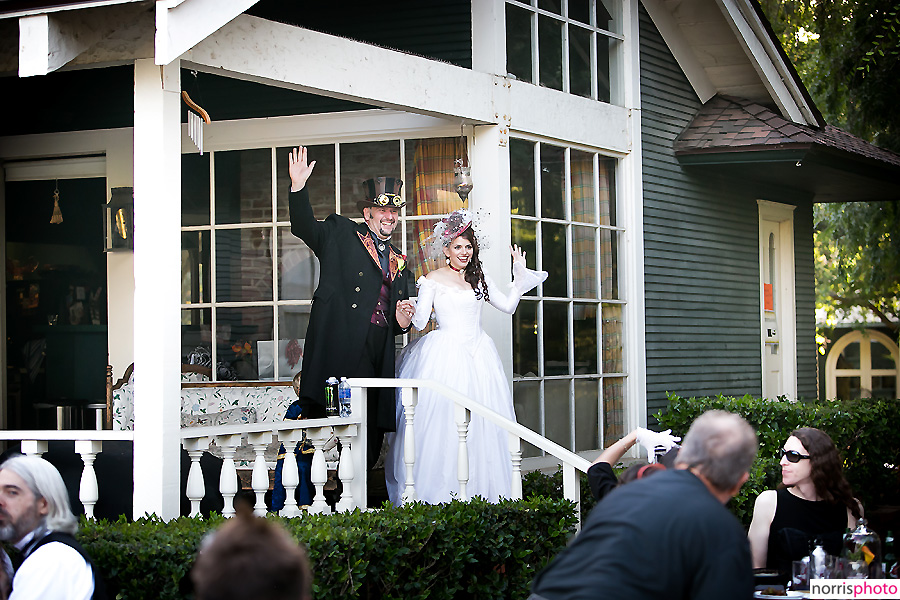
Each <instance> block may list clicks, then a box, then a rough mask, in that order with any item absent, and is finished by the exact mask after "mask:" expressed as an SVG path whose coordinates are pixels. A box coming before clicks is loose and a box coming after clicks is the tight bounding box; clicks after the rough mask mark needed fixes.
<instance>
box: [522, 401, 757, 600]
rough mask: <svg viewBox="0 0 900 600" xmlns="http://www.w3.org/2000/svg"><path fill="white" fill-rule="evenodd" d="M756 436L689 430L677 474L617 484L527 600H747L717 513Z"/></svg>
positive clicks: (726, 422) (737, 532) (733, 546)
mask: <svg viewBox="0 0 900 600" xmlns="http://www.w3.org/2000/svg"><path fill="white" fill-rule="evenodd" d="M756 449H757V441H756V433H755V432H754V431H753V428H752V427H750V425H749V424H748V423H747V421H745V420H744V419H742V418H741V417H740V416H738V415H735V414H732V413H728V412H725V411H709V412H706V413H704V414H703V415H701V416H700V417H698V418H697V420H695V421H694V423H693V425H691V428H690V430H689V431H688V433H687V435H686V436H685V437H684V443H683V444H682V446H681V450H680V451H679V453H678V457H677V458H676V460H675V469H672V470H668V471H666V472H663V473H660V474H658V475H654V476H653V477H650V478H648V479H641V480H640V481H635V482H633V483H629V484H627V485H620V486H619V487H618V488H616V489H615V490H613V491H612V492H611V493H610V494H609V495H607V496H606V497H605V498H604V499H603V500H602V501H601V502H600V503H598V504H597V506H596V507H595V508H594V510H593V511H592V512H591V514H590V516H589V517H588V518H587V521H586V523H585V526H584V529H583V530H582V531H581V533H580V534H578V536H577V537H576V538H575V540H574V541H573V542H572V543H571V544H570V545H569V546H568V547H567V548H565V549H563V550H562V551H561V552H560V553H559V554H558V555H557V556H556V558H555V559H554V560H553V562H551V563H550V565H549V566H548V567H547V568H546V569H544V570H543V571H541V573H539V574H538V576H537V577H536V578H535V580H534V582H533V583H532V592H533V593H532V595H531V598H530V600H561V599H565V600H579V599H585V600H586V599H588V598H600V597H602V598H604V599H605V600H618V599H621V600H626V599H627V600H655V599H659V600H688V599H690V600H720V599H721V598H729V599H730V600H732V599H733V600H744V599H747V600H749V599H750V598H752V597H753V569H752V567H751V563H750V546H749V544H748V543H747V536H746V534H745V533H744V528H743V527H741V524H740V523H739V522H738V520H737V519H736V518H735V517H734V515H732V514H731V513H730V512H728V510H727V509H726V508H725V507H724V504H725V503H726V502H728V501H729V500H730V499H731V498H732V497H733V496H735V495H736V494H737V493H738V491H740V489H741V486H742V485H743V484H744V482H745V481H747V478H748V476H749V475H748V470H749V469H750V466H751V465H752V464H753V460H754V459H755V458H756Z"/></svg>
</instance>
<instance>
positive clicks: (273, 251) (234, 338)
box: [181, 138, 462, 381]
mask: <svg viewBox="0 0 900 600" xmlns="http://www.w3.org/2000/svg"><path fill="white" fill-rule="evenodd" d="M460 148H461V141H460V139H459V138H434V139H421V140H403V139H395V140H385V141H366V142H341V143H334V144H322V145H314V146H310V147H309V159H310V161H313V160H315V161H316V167H315V172H314V173H313V176H312V177H311V178H310V180H309V182H308V183H307V185H308V188H309V195H310V201H311V203H312V207H313V211H314V213H315V215H316V217H317V218H319V219H325V217H327V216H328V215H329V214H331V213H338V214H342V215H345V216H347V217H349V218H352V219H358V220H361V219H362V215H360V214H359V210H358V208H357V206H356V203H357V201H358V200H360V199H361V198H363V197H364V193H363V188H362V182H363V181H365V180H366V179H369V178H371V177H376V176H379V175H393V176H399V177H401V178H402V179H403V180H404V186H403V190H402V191H403V194H404V195H405V197H406V200H407V206H406V208H405V209H404V210H403V211H402V215H401V224H400V227H398V229H397V231H396V232H395V233H394V238H393V243H394V244H395V245H396V246H398V247H399V248H401V250H402V251H403V252H404V253H405V254H407V256H408V257H409V261H408V262H409V265H410V268H411V269H412V270H413V271H414V275H415V277H414V278H413V281H414V280H415V278H417V277H418V276H420V275H423V274H424V273H426V272H427V271H428V270H430V269H431V268H434V266H435V265H433V264H429V263H428V261H427V260H426V257H425V256H424V255H423V253H422V251H421V242H422V241H423V240H424V238H425V237H427V236H428V235H429V234H430V232H431V228H432V227H433V225H434V222H435V220H436V218H440V216H442V215H444V214H446V213H448V212H450V211H452V210H454V209H456V208H459V207H460V206H462V203H461V201H460V199H459V196H457V195H456V193H455V192H454V191H453V167H454V161H455V159H456V158H458V157H459V156H460V154H459V151H460ZM289 152H290V148H287V147H281V148H272V147H269V148H254V149H247V150H228V151H218V152H211V153H206V154H204V155H202V156H201V155H198V154H184V155H182V227H181V230H182V250H181V256H182V271H181V280H182V286H181V290H182V291H181V309H182V311H181V329H182V351H181V354H182V356H181V361H182V364H185V365H189V364H194V365H196V366H205V367H209V368H210V370H211V373H212V375H211V377H212V379H213V380H214V381H227V380H274V379H278V380H288V379H291V378H292V377H293V376H294V374H295V373H296V372H297V371H299V370H300V367H301V361H302V354H303V348H304V342H305V337H306V330H307V326H308V324H309V311H310V308H311V305H312V296H313V292H314V291H315V289H316V286H317V284H318V279H319V262H318V260H317V259H316V257H315V255H314V254H313V253H312V251H311V250H310V249H309V248H308V247H307V246H306V244H305V243H304V242H303V241H302V240H300V239H298V238H296V237H294V235H293V234H291V232H290V214H289V208H288V196H289V189H290V176H289V175H288V172H287V155H288V153H289ZM398 343H402V342H400V341H399V340H398ZM212 365H215V368H212Z"/></svg>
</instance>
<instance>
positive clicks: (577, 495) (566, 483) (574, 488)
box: [562, 462, 581, 529]
mask: <svg viewBox="0 0 900 600" xmlns="http://www.w3.org/2000/svg"><path fill="white" fill-rule="evenodd" d="M562 468H563V496H564V497H565V498H566V499H567V500H571V501H572V502H574V503H575V514H576V515H577V516H578V529H581V482H580V481H579V477H578V473H577V472H576V471H575V467H573V466H572V465H570V464H569V463H566V462H564V463H563V465H562Z"/></svg>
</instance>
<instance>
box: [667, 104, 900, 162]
mask: <svg viewBox="0 0 900 600" xmlns="http://www.w3.org/2000/svg"><path fill="white" fill-rule="evenodd" d="M812 145H815V146H823V147H828V148H833V149H836V150H841V151H844V152H849V153H851V154H855V155H857V156H861V157H866V158H869V159H872V160H875V161H878V162H881V163H884V164H886V165H892V166H895V167H900V155H898V154H895V153H893V152H890V151H888V150H884V149H882V148H879V147H878V146H875V145H874V144H870V143H869V142H867V141H865V140H863V139H861V138H858V137H856V136H855V135H852V134H850V133H847V132H846V131H843V130H841V129H838V128H837V127H833V126H831V125H826V126H825V127H824V128H819V127H810V126H809V125H800V124H797V123H793V122H791V121H788V120H787V119H785V118H784V117H782V116H781V115H779V114H777V113H775V112H773V111H772V110H771V109H769V108H767V107H765V106H762V105H760V104H757V103H755V102H752V101H750V100H745V99H742V98H735V97H732V96H723V95H719V96H715V97H713V98H712V99H710V100H709V101H708V102H707V103H706V104H704V105H703V107H702V108H701V109H700V110H699V111H698V112H697V114H696V115H695V116H694V119H693V121H691V123H690V124H689V125H688V126H687V127H686V128H685V129H684V131H682V132H681V134H679V136H678V138H676V140H675V152H676V154H697V153H704V152H715V151H720V152H742V151H747V152H750V151H755V150H776V149H788V148H791V147H801V146H802V147H809V146H812Z"/></svg>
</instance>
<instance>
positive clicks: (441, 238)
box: [424, 208, 490, 258]
mask: <svg viewBox="0 0 900 600" xmlns="http://www.w3.org/2000/svg"><path fill="white" fill-rule="evenodd" d="M488 216H489V214H488V213H487V211H484V210H481V209H478V210H468V209H466V208H460V209H457V210H454V211H453V212H452V213H450V214H449V215H447V216H446V217H444V218H443V219H441V220H440V221H438V222H437V223H435V224H434V230H433V232H432V234H431V235H430V236H428V237H427V238H425V242H424V245H425V246H426V248H427V249H429V253H430V254H431V258H440V257H441V255H442V254H443V249H444V246H447V245H448V244H449V243H450V242H451V241H453V240H454V239H456V238H457V237H459V236H460V235H462V234H463V233H464V232H465V231H466V229H468V228H470V227H471V228H472V230H473V231H474V232H475V237H476V238H478V246H479V248H480V249H482V250H484V249H486V248H489V247H490V241H489V240H488V236H487V234H486V233H485V227H484V225H485V222H486V221H487V218H488Z"/></svg>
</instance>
